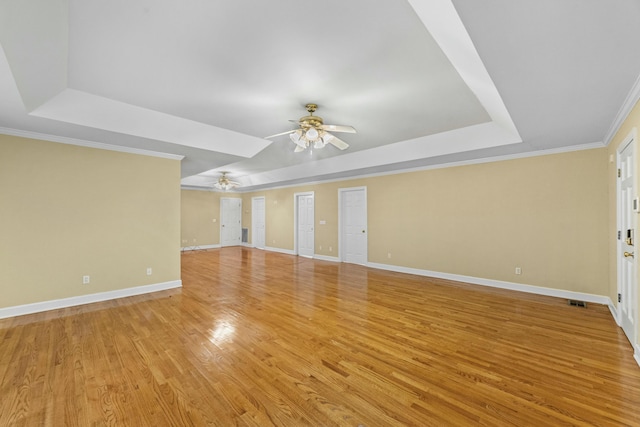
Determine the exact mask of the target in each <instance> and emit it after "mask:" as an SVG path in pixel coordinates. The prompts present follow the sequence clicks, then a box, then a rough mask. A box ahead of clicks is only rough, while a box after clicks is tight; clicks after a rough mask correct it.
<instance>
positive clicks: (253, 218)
mask: <svg viewBox="0 0 640 427" xmlns="http://www.w3.org/2000/svg"><path fill="white" fill-rule="evenodd" d="M257 200H262V204H263V207H264V209H263V210H262V222H263V223H264V246H263V247H262V248H259V249H265V247H266V246H267V212H266V210H267V199H266V198H265V196H256V197H252V198H251V246H252V247H254V248H258V246H256V242H255V239H254V237H255V235H256V233H255V231H256V229H257V227H256V219H257V218H256V215H255V212H256V210H255V208H254V203H255V202H256V201H257Z"/></svg>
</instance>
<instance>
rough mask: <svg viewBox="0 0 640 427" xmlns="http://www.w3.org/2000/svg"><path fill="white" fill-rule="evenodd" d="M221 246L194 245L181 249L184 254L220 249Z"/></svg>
mask: <svg viewBox="0 0 640 427" xmlns="http://www.w3.org/2000/svg"><path fill="white" fill-rule="evenodd" d="M220 247H221V246H220V245H193V246H184V247H182V248H180V250H181V251H182V252H186V251H200V250H204V249H219V248H220Z"/></svg>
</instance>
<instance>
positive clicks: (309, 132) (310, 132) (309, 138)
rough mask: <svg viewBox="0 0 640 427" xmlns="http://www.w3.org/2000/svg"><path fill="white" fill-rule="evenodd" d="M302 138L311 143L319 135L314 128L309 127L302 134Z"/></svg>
mask: <svg viewBox="0 0 640 427" xmlns="http://www.w3.org/2000/svg"><path fill="white" fill-rule="evenodd" d="M304 136H305V137H306V138H307V141H309V142H312V141H316V140H317V139H318V137H319V136H320V135H319V134H318V131H317V130H316V128H314V127H310V128H309V129H307V131H306V132H305V133H304Z"/></svg>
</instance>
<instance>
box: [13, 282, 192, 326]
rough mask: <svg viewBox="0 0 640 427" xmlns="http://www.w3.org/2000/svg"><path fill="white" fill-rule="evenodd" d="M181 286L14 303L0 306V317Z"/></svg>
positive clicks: (147, 287)
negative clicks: (10, 305) (9, 305)
mask: <svg viewBox="0 0 640 427" xmlns="http://www.w3.org/2000/svg"><path fill="white" fill-rule="evenodd" d="M180 287H182V280H172V281H170V282H163V283H156V284H153V285H143V286H136V287H133V288H126V289H118V290H115V291H107V292H99V293H96V294H89V295H80V296H75V297H69V298H62V299H56V300H51V301H42V302H36V303H33V304H24V305H16V306H13V307H6V308H0V319H4V318H7V317H15V316H23V315H25V314H32V313H40V312H42V311H49V310H57V309H59V308H66V307H73V306H77V305H84V304H91V303H94V302H101V301H109V300H114V299H119V298H125V297H130V296H134V295H142V294H149V293H152V292H158V291H164V290H167V289H174V288H180Z"/></svg>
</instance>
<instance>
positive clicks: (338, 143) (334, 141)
mask: <svg viewBox="0 0 640 427" xmlns="http://www.w3.org/2000/svg"><path fill="white" fill-rule="evenodd" d="M305 107H306V109H307V112H308V113H309V115H308V116H304V117H301V118H300V119H299V120H290V121H291V122H294V123H298V125H299V126H300V127H299V128H298V129H293V130H289V131H286V132H281V133H277V134H275V135H270V136H267V137H266V138H267V139H269V138H275V137H276V136H280V135H289V138H291V141H293V142H294V143H295V144H296V149H295V150H294V152H296V153H298V152H300V151H304V150H306V149H307V148H309V147H311V146H313V148H324V147H325V146H326V145H327V144H331V145H333V146H334V147H337V148H339V149H340V150H346V149H347V148H348V147H349V144H347V143H346V142H344V141H343V140H341V139H340V138H338V137H336V136H334V135H332V134H330V133H329V132H328V131H331V132H346V133H356V130H355V129H354V128H353V126H345V125H325V124H324V121H323V120H322V117H318V116H314V115H313V113H314V112H315V111H316V109H317V108H318V106H317V105H316V104H307V105H306V106H305Z"/></svg>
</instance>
